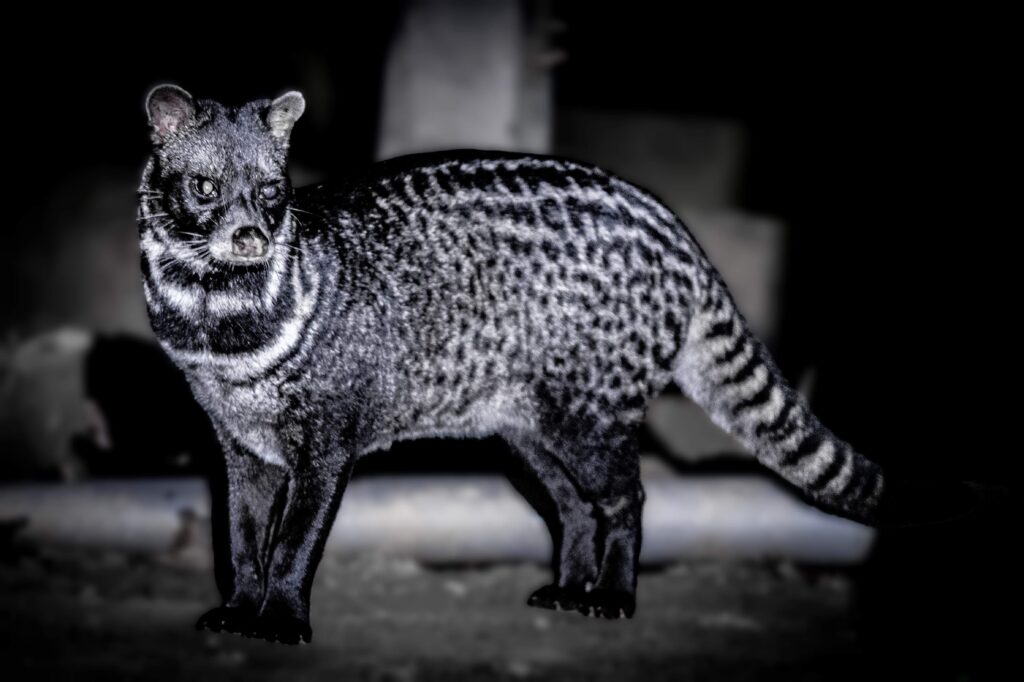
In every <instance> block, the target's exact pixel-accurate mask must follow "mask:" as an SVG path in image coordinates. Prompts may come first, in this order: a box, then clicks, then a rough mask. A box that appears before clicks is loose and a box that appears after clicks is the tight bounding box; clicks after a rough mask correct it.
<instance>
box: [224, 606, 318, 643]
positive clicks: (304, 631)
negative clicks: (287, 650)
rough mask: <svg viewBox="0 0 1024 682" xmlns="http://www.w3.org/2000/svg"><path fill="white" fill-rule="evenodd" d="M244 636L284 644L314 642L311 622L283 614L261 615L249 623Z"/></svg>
mask: <svg viewBox="0 0 1024 682" xmlns="http://www.w3.org/2000/svg"><path fill="white" fill-rule="evenodd" d="M242 634H243V635H245V636H246V637H253V638H255V639H265V640H267V641H268V642H281V643H282V644H299V643H300V642H305V643H307V644H308V643H309V642H311V641H312V640H313V630H312V629H311V628H310V627H309V621H307V620H305V619H302V618H296V617H295V616H290V615H283V614H270V613H261V614H260V615H259V616H257V617H256V618H254V619H253V620H252V621H251V622H250V623H249V629H248V630H246V631H245V632H243V633H242Z"/></svg>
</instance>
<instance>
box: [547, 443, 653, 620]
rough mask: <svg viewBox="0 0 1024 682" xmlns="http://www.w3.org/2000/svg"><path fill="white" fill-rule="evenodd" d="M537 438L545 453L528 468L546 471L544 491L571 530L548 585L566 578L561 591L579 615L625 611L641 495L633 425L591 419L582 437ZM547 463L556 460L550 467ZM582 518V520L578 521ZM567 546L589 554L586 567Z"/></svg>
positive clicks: (629, 603) (633, 574)
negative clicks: (608, 424) (596, 423)
mask: <svg viewBox="0 0 1024 682" xmlns="http://www.w3.org/2000/svg"><path fill="white" fill-rule="evenodd" d="M538 440H539V441H540V442H541V443H542V445H543V453H544V454H545V455H547V457H548V460H541V465H540V466H539V467H537V466H536V465H534V466H535V471H536V472H537V474H538V476H539V477H541V478H542V479H544V477H545V476H547V477H548V478H547V480H548V481H549V484H548V489H549V492H550V493H551V494H552V496H557V497H558V498H560V501H559V502H557V503H556V504H557V505H558V509H559V514H560V519H561V524H560V525H561V526H562V527H563V528H568V529H570V530H571V533H572V534H571V535H566V536H565V537H563V539H562V543H561V547H560V549H559V551H560V556H559V563H560V571H559V576H558V580H559V582H558V583H556V587H561V584H560V583H562V582H565V578H566V576H569V577H570V578H574V579H573V580H571V581H570V582H568V583H566V584H570V585H572V587H573V591H572V592H571V595H564V596H565V597H566V598H568V597H569V596H571V597H572V602H573V606H575V608H576V609H577V610H578V611H579V612H580V613H583V614H585V615H591V616H597V617H605V618H620V617H630V616H632V615H633V612H634V611H635V610H636V583H637V567H638V564H639V557H640V541H641V527H640V521H641V510H642V507H643V499H644V494H643V488H642V487H641V484H640V460H639V455H638V452H637V446H636V430H635V428H633V427H632V426H624V425H618V424H617V425H615V426H612V427H605V428H597V427H596V426H592V427H590V428H588V429H587V433H586V435H585V436H582V435H581V433H580V430H575V431H574V432H568V433H566V432H565V431H564V430H559V431H552V432H551V433H549V435H548V436H547V437H541V438H539V439H538ZM535 456H536V455H535ZM551 462H555V463H557V464H558V465H559V466H558V467H557V470H556V469H555V468H554V467H552V465H551ZM553 472H554V473H553ZM563 479H564V480H563ZM585 517H589V520H588V521H584V518H585ZM567 540H568V542H567ZM574 547H576V548H584V550H585V552H584V553H590V552H592V553H593V556H594V557H595V559H596V562H595V563H594V564H593V567H594V568H590V567H589V566H588V567H587V568H585V569H584V568H583V566H584V565H585V564H584V563H583V562H580V561H579V556H580V555H573V554H572V552H571V550H572V548H574ZM567 550H569V551H567ZM582 554H583V553H581V555H582ZM595 568H596V575H595V570H594V569H595ZM584 575H585V576H586V579H585V580H582V579H581V578H582V576H584ZM591 576H593V577H591ZM581 582H582V592H581V591H580V590H579V587H581V585H580V583H581ZM542 589H543V588H542ZM558 594H559V596H562V595H563V594H564V593H562V592H559V593H558ZM540 596H544V595H540ZM538 605H540V604H538Z"/></svg>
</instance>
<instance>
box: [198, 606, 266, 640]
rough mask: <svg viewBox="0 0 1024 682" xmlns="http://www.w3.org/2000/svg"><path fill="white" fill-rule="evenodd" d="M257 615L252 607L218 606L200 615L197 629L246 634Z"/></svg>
mask: <svg viewBox="0 0 1024 682" xmlns="http://www.w3.org/2000/svg"><path fill="white" fill-rule="evenodd" d="M255 617H256V614H255V613H254V612H253V611H252V610H251V609H243V608H238V607H232V606H218V607H217V608H215V609H210V610H209V611H207V612H206V613H204V614H203V615H202V616H200V617H199V620H197V621H196V630H212V631H213V632H221V631H223V632H234V633H235V634H239V635H244V634H245V633H246V631H248V630H249V628H250V624H251V623H252V620H253V619H254V618H255Z"/></svg>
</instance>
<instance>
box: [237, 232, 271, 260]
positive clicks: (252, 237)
mask: <svg viewBox="0 0 1024 682" xmlns="http://www.w3.org/2000/svg"><path fill="white" fill-rule="evenodd" d="M269 246H270V243H269V242H268V241H267V237H266V235H265V234H263V231H262V230H260V229H259V228H258V227H254V226H252V225H246V226H245V227H240V228H238V229H237V230H235V233H234V234H232V235H231V253H233V254H234V255H236V256H241V257H243V258H259V257H260V256H265V255H266V254H267V247H269Z"/></svg>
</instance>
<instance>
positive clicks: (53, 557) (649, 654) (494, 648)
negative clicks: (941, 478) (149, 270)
mask: <svg viewBox="0 0 1024 682" xmlns="http://www.w3.org/2000/svg"><path fill="white" fill-rule="evenodd" d="M204 563H205V562H204V561H202V560H201V558H200V560H199V561H195V560H182V559H181V558H174V559H167V558H153V557H132V556H126V555H124V554H112V553H106V554H95V553H89V554H86V553H82V552H68V551H62V552H60V553H56V552H54V551H52V550H51V551H49V552H46V553H40V552H36V553H34V554H33V555H30V556H20V557H16V558H10V557H9V558H8V560H7V562H6V563H4V564H0V614H2V618H0V646H2V649H3V659H4V668H5V676H4V677H5V679H8V680H14V679H36V680H40V679H45V680H61V679H68V680H70V679H75V680H81V679H103V680H116V679H137V678H139V677H143V676H144V677H145V678H146V679H147V680H163V679H178V678H181V679H188V680H218V682H223V681H224V680H235V679H237V680H243V679H244V680H247V681H249V682H252V681H257V680H278V679H280V680H289V681H291V680H306V679H321V678H325V679H326V678H330V679H346V680H396V681H402V682H404V681H411V680H462V679H486V680H495V679H498V680H503V679H508V680H512V679H514V680H534V679H537V680H540V679H556V680H588V681H589V680H615V681H616V682H623V681H624V680H635V679H636V680H644V681H645V682H655V681H657V680H679V679H708V680H753V679H786V680H818V679H822V680H824V679H827V680H845V679H851V680H852V679H859V678H862V677H863V676H864V675H865V674H866V671H867V670H868V664H867V662H866V661H865V659H864V656H863V653H862V651H861V648H860V646H859V645H858V643H857V638H856V637H855V634H854V631H853V629H852V625H851V622H850V616H849V606H850V601H851V596H850V585H849V581H848V579H847V578H846V577H845V576H844V575H842V574H839V573H828V572H826V573H807V572H804V571H800V570H796V569H794V568H792V567H790V566H788V565H785V564H782V565H778V564H772V565H739V564H721V563H701V564H690V565H681V566H676V567H673V568H669V569H666V570H665V571H662V572H648V573H645V574H643V575H642V576H641V590H640V595H639V607H638V612H637V617H636V618H635V619H633V620H631V621H614V622H605V621H596V620H591V619H585V618H583V617H580V616H578V615H576V614H570V613H560V612H552V611H544V610H538V609H533V608H529V607H527V606H525V605H524V602H525V599H526V597H527V595H528V594H529V593H530V591H531V590H532V589H533V588H535V587H537V586H539V585H541V584H543V583H545V582H547V579H548V575H547V573H546V572H545V571H544V570H542V569H541V568H539V567H535V566H495V567H485V568H475V569H472V568H459V569H445V570H437V569H429V568H424V567H422V566H420V565H419V564H416V563H413V562H408V561H401V560H395V559H383V558H379V559H373V558H360V559H349V560H345V561H341V560H338V559H333V558H327V559H325V563H324V565H323V566H322V568H321V570H320V573H319V576H318V581H317V585H316V587H315V589H314V596H313V605H314V606H313V630H314V635H313V644H311V645H306V646H301V647H286V646H283V645H271V644H268V643H265V642H260V641H253V640H247V639H244V638H241V637H237V636H234V635H223V634H213V633H208V632H196V631H194V630H193V629H192V625H193V623H194V621H195V619H196V617H197V616H198V615H199V614H200V613H202V612H203V611H204V610H205V609H206V608H207V607H209V606H211V605H214V602H215V601H216V596H215V589H214V587H213V582H212V575H211V572H210V571H209V570H208V567H206V566H204Z"/></svg>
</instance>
